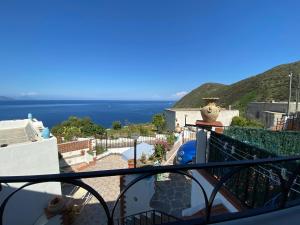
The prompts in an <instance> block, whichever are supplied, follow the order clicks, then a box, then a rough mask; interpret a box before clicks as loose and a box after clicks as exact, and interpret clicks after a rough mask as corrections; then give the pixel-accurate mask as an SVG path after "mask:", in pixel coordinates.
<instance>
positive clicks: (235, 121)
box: [231, 116, 263, 128]
mask: <svg viewBox="0 0 300 225" xmlns="http://www.w3.org/2000/svg"><path fill="white" fill-rule="evenodd" d="M231 126H237V127H256V128H263V124H262V123H260V122H259V121H257V120H250V119H246V118H244V117H241V116H235V117H233V118H232V122H231Z"/></svg>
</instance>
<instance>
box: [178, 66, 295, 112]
mask: <svg viewBox="0 0 300 225" xmlns="http://www.w3.org/2000/svg"><path fill="white" fill-rule="evenodd" d="M290 72H293V74H294V76H293V87H296V85H297V83H298V74H300V61H298V62H294V63H289V64H283V65H280V66H276V67H274V68H272V69H270V70H268V71H265V72H263V73H261V74H258V75H256V76H252V77H249V78H247V79H244V80H241V81H239V82H236V83H234V84H231V85H223V84H216V83H206V84H203V85H201V86H200V87H198V88H196V89H194V90H193V91H191V92H190V93H189V94H187V95H186V96H184V97H183V98H182V99H180V100H179V101H178V102H177V103H176V104H175V105H174V107H178V108H184V107H200V106H203V101H202V98H203V97H219V98H220V101H219V102H220V105H221V106H223V107H227V106H228V105H232V107H233V108H236V109H240V110H241V111H244V109H245V106H246V105H247V104H248V103H249V102H251V101H270V100H275V101H287V99H288V89H289V77H288V74H289V73H290ZM293 96H295V94H293Z"/></svg>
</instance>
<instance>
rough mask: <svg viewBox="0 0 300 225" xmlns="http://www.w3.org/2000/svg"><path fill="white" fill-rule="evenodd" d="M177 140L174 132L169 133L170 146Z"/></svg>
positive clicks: (168, 141)
mask: <svg viewBox="0 0 300 225" xmlns="http://www.w3.org/2000/svg"><path fill="white" fill-rule="evenodd" d="M175 141H176V137H175V135H174V134H169V135H167V143H168V145H169V146H173V145H174V143H175Z"/></svg>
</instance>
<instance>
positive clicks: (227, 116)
mask: <svg viewBox="0 0 300 225" xmlns="http://www.w3.org/2000/svg"><path fill="white" fill-rule="evenodd" d="M164 114H165V117H166V122H167V128H168V129H169V130H172V131H173V130H175V127H176V125H177V123H178V124H179V126H180V127H184V125H185V115H187V117H186V123H187V124H195V123H196V121H197V120H202V116H201V112H200V108H199V109H198V108H196V109H166V110H165V111H164ZM235 116H239V111H238V110H221V112H220V114H219V117H218V119H217V121H220V122H222V124H223V125H224V126H229V125H230V124H231V121H232V118H233V117H235Z"/></svg>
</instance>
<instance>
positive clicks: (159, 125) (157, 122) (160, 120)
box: [152, 114, 166, 132]
mask: <svg viewBox="0 0 300 225" xmlns="http://www.w3.org/2000/svg"><path fill="white" fill-rule="evenodd" d="M152 124H153V125H154V126H155V127H156V130H157V131H158V132H162V131H163V130H164V129H165V127H166V120H165V117H164V115H163V114H155V115H154V116H153V117H152Z"/></svg>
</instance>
